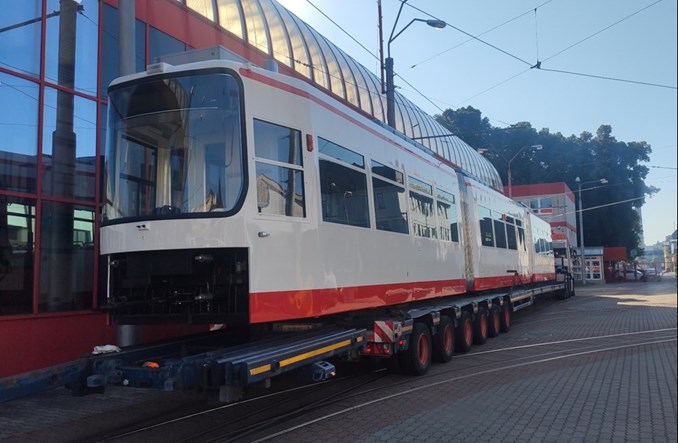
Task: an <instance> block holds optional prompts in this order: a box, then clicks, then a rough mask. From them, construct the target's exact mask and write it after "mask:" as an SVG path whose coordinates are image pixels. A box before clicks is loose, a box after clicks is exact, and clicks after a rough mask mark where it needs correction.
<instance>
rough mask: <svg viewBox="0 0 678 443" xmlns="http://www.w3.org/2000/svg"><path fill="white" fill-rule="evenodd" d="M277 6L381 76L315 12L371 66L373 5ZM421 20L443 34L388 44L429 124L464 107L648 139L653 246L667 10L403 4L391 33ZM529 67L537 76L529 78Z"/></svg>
mask: <svg viewBox="0 0 678 443" xmlns="http://www.w3.org/2000/svg"><path fill="white" fill-rule="evenodd" d="M278 1H279V2H280V3H281V4H283V5H284V6H285V7H287V8H288V9H290V10H291V11H292V12H294V13H295V14H296V15H297V16H299V17H300V18H301V19H302V20H304V21H305V22H306V23H308V24H310V25H311V26H312V27H313V28H315V29H316V30H317V31H319V32H320V33H321V34H323V35H324V36H326V37H327V38H329V39H330V40H331V41H333V42H334V43H335V44H337V45H338V46H339V47H340V48H342V49H343V50H344V51H345V52H346V53H348V54H349V55H351V56H352V57H353V58H355V59H357V60H358V61H359V62H360V63H362V64H363V65H364V66H366V67H368V68H370V69H372V70H373V72H375V73H376V74H378V73H379V62H378V61H377V59H376V58H375V57H374V56H372V55H370V53H368V52H367V51H366V50H365V49H363V48H362V47H361V46H360V45H358V44H357V43H356V42H354V41H353V40H352V39H351V38H350V37H349V36H347V35H346V34H345V33H344V32H342V30H341V29H339V28H338V27H337V26H336V25H335V24H333V23H332V22H331V21H330V20H329V19H328V18H327V17H325V16H323V14H321V13H320V12H319V11H318V10H320V11H322V12H323V13H324V14H325V15H326V16H328V17H329V18H331V19H332V20H333V21H334V22H336V24H337V25H339V26H340V27H341V28H343V29H344V30H345V31H346V32H348V33H349V34H350V35H351V37H353V38H354V39H355V40H357V41H358V42H359V43H360V44H362V46H364V47H365V48H367V49H368V50H369V51H370V52H371V53H372V54H374V55H375V56H376V55H378V49H379V46H378V17H377V1H376V0H342V1H337V0H278ZM399 6H400V1H399V0H382V12H383V23H384V25H383V28H384V31H383V32H384V40H385V41H387V40H388V37H389V34H390V33H391V30H392V29H393V24H394V21H395V18H396V14H397V11H398V7H399ZM415 8H417V9H419V10H417V9H415ZM535 8H536V13H535ZM427 14H429V15H430V16H434V17H436V18H439V19H441V20H444V21H446V22H447V23H448V24H450V25H451V26H448V27H447V28H445V29H444V30H435V29H433V28H430V27H428V26H426V25H425V24H424V23H413V24H412V25H411V26H410V27H409V28H408V29H407V30H405V32H404V33H403V34H401V35H400V36H399V37H398V38H397V39H396V40H394V41H393V42H392V43H391V55H392V56H393V58H394V60H395V71H396V72H397V73H398V74H399V75H401V76H402V77H403V78H404V79H405V80H407V82H409V83H410V84H412V86H413V87H414V88H416V89H417V90H418V91H420V92H421V93H422V94H423V95H425V96H426V97H428V98H429V99H430V100H431V101H433V103H435V105H434V104H431V103H430V102H429V101H427V100H426V99H425V98H423V97H422V95H420V94H419V93H417V92H416V91H415V90H414V89H413V88H411V87H410V86H408V85H407V84H405V83H403V82H402V81H400V80H399V79H398V78H397V77H396V84H397V86H398V87H399V91H400V92H401V93H403V94H404V95H406V96H407V97H408V98H409V99H410V100H412V101H413V102H415V103H416V104H417V105H418V106H419V107H421V108H422V109H424V110H425V111H427V112H429V113H430V114H435V113H440V112H441V111H440V110H441V109H447V108H452V109H457V108H459V107H462V106H469V105H470V106H473V107H474V108H476V109H479V110H480V111H481V112H482V113H483V116H485V117H487V118H489V119H490V122H491V124H492V125H493V126H497V127H505V126H507V125H508V124H513V123H517V122H520V121H528V122H530V123H531V124H532V126H533V127H534V128H536V129H537V130H540V129H541V128H549V130H550V131H551V132H561V133H562V134H563V135H565V136H569V135H572V134H575V135H579V134H580V133H581V132H583V131H588V132H591V133H594V134H595V132H596V130H597V129H598V127H599V126H600V125H601V124H609V125H611V126H612V135H613V136H614V137H616V138H617V140H620V141H624V142H631V141H646V142H647V143H649V144H650V145H651V146H652V150H653V152H652V154H651V156H650V160H651V161H650V162H649V163H648V164H647V166H649V167H650V174H649V175H648V178H647V180H646V183H647V184H648V185H654V186H657V187H659V188H661V191H660V192H659V193H658V194H657V195H655V196H654V197H652V198H649V199H647V200H646V204H645V205H644V206H643V223H644V229H645V242H646V244H648V245H651V244H654V243H656V242H657V241H660V240H663V239H664V238H665V236H667V235H669V234H671V233H672V232H673V230H674V229H675V226H676V200H677V198H676V195H677V193H676V163H677V162H676V150H677V148H676V139H677V131H676V120H677V115H676V110H677V99H676V52H677V50H676V41H677V39H678V37H677V35H676V1H675V0H659V1H657V0H643V1H635V0H634V1H631V0H596V1H593V2H591V1H588V0H587V1H585V0H517V1H511V2H508V1H506V0H457V1H442V0H409V1H408V2H407V4H406V5H405V7H404V8H403V12H402V15H401V17H400V20H399V21H398V25H397V27H396V33H397V32H398V31H399V30H400V29H401V28H402V27H403V26H405V25H406V24H407V23H409V22H410V20H412V19H413V18H424V19H426V18H430V17H429V16H427ZM506 22H508V23H506ZM499 25H501V26H499ZM497 26H499V27H497ZM455 28H457V29H455ZM493 28H495V29H493ZM486 31H489V32H486ZM464 32H465V33H468V34H470V35H473V36H478V38H480V39H482V40H483V41H485V42H487V43H488V44H490V45H493V46H495V47H496V48H492V47H490V46H489V45H488V44H484V43H481V42H479V41H477V40H473V39H470V37H469V36H468V35H466V34H464ZM573 45H574V46H573ZM384 50H386V44H385V47H384ZM500 50H503V51H505V53H504V52H501V51H500ZM507 53H508V54H507ZM537 60H540V61H541V63H542V64H541V67H542V70H536V69H531V70H530V69H529V67H530V65H534V64H535V63H536V62H537ZM412 65H416V67H414V68H411V66H412ZM545 69H553V70H561V71H570V72H574V73H581V74H589V75H594V76H600V77H611V78H615V79H623V80H630V81H633V82H641V83H650V84H656V85H662V86H668V88H667V87H658V86H649V85H642V84H637V83H629V82H620V81H613V80H604V79H599V78H592V77H585V76H580V75H572V74H564V73H556V72H548V71H545ZM665 168H668V169H665ZM608 179H609V177H608Z"/></svg>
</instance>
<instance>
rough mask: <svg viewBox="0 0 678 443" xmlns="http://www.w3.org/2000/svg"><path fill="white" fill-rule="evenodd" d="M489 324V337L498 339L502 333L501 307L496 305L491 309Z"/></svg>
mask: <svg viewBox="0 0 678 443" xmlns="http://www.w3.org/2000/svg"><path fill="white" fill-rule="evenodd" d="M488 320H489V322H488V325H487V326H488V327H487V335H488V336H490V337H493V338H494V337H496V336H497V335H499V331H501V311H500V310H499V306H497V305H494V306H492V307H491V308H490V315H489V319H488Z"/></svg>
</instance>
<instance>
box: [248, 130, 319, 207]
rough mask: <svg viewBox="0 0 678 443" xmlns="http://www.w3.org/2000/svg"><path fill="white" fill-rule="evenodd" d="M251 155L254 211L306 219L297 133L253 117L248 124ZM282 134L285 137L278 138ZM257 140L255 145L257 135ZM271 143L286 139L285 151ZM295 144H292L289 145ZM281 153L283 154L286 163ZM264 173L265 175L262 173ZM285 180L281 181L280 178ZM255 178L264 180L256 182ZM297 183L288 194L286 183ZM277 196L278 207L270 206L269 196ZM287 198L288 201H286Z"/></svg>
mask: <svg viewBox="0 0 678 443" xmlns="http://www.w3.org/2000/svg"><path fill="white" fill-rule="evenodd" d="M252 128H253V138H254V156H255V177H256V178H255V180H256V189H257V212H258V213H259V214H260V215H270V216H284V217H294V218H306V192H305V183H304V160H303V156H304V155H303V152H304V150H303V149H302V148H303V147H302V137H301V130H299V129H296V128H291V127H289V126H286V125H281V124H279V123H273V122H271V121H267V120H263V119H258V118H255V119H253V122H252ZM284 132H288V134H287V135H284V136H281V135H282V134H283V133H284ZM258 134H259V141H258V142H257V135H258ZM264 136H265V137H266V138H267V139H268V138H270V137H273V140H274V141H280V140H281V139H283V138H289V144H288V146H287V148H286V149H287V150H286V149H283V146H282V145H280V144H277V145H276V146H273V145H272V144H271V143H270V142H271V140H266V141H264V139H263V137H264ZM293 141H295V143H293ZM283 154H287V155H288V157H287V160H286V159H285V158H284V156H283ZM264 171H266V172H267V174H264ZM285 175H286V176H287V179H284V178H283V177H284V176H285ZM259 177H265V178H267V179H268V180H265V179H264V178H262V179H259ZM292 181H294V182H295V183H299V185H298V186H295V190H294V191H293V192H290V190H289V183H290V182H292ZM272 193H277V194H280V195H281V196H282V200H279V199H278V200H279V201H278V204H273V205H272V204H271V202H272V199H271V194H272ZM290 197H291V198H290Z"/></svg>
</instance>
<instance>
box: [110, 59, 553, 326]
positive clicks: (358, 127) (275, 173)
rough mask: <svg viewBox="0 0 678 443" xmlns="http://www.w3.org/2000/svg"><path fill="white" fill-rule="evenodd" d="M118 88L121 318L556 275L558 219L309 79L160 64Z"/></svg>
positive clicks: (257, 308)
mask: <svg viewBox="0 0 678 443" xmlns="http://www.w3.org/2000/svg"><path fill="white" fill-rule="evenodd" d="M109 97H110V98H109V125H108V135H107V136H108V141H107V148H106V149H107V151H106V160H105V184H104V192H105V200H104V207H103V216H102V221H101V245H100V252H101V257H102V273H103V275H104V278H102V281H103V285H104V286H105V287H104V288H102V290H101V291H100V293H101V300H100V306H101V307H103V308H104V309H107V310H108V311H109V312H110V313H111V315H112V318H113V320H114V322H116V323H118V324H151V323H164V324H167V323H195V324H200V323H205V324H206V323H223V324H227V325H229V326H231V327H237V326H248V325H254V324H267V323H274V322H285V321H298V320H317V321H321V322H322V321H323V320H325V319H327V320H328V321H329V320H330V319H337V318H341V317H347V316H351V315H355V314H356V313H364V312H375V313H376V312H382V311H384V310H386V309H389V308H400V307H403V306H410V307H411V306H417V303H421V302H423V301H431V300H444V299H447V298H451V297H459V296H463V295H467V296H469V295H478V294H484V293H488V292H492V291H498V290H502V289H504V290H508V289H510V288H512V287H513V286H515V285H516V284H517V282H518V283H521V284H531V283H532V284H536V283H539V282H550V281H555V268H554V258H553V250H552V246H551V236H550V227H549V225H548V223H546V222H545V221H543V220H541V219H540V218H538V217H536V216H534V215H532V214H531V213H530V211H529V210H528V209H527V208H525V207H524V206H522V205H520V204H518V203H516V202H514V201H512V200H511V199H509V198H507V197H506V196H504V195H503V194H502V193H501V192H499V191H498V190H495V189H492V188H491V187H489V186H487V185H486V184H483V183H482V182H481V181H480V180H479V179H477V178H475V177H473V176H472V175H471V174H469V173H468V172H466V171H464V170H462V169H461V168H459V167H458V166H457V165H455V164H453V163H452V162H450V161H446V160H445V159H441V157H440V156H438V155H436V154H434V153H433V152H431V151H429V150H428V149H426V148H424V147H423V146H421V145H419V144H417V143H416V142H414V141H413V140H410V139H408V138H406V137H404V136H403V135H402V134H399V133H396V132H395V131H393V130H392V129H390V128H388V127H385V126H383V125H381V124H379V123H378V122H374V121H372V120H370V119H369V118H367V117H366V116H364V115H363V114H361V113H359V112H357V111H355V110H353V109H352V108H350V107H348V106H346V105H345V104H343V103H341V102H339V101H337V100H335V99H333V98H332V97H330V96H329V95H327V94H325V93H323V92H322V91H321V90H319V89H317V88H316V87H314V86H312V85H310V84H308V83H306V82H304V81H302V80H299V79H295V78H292V77H289V76H285V75H282V74H280V73H277V72H274V71H271V70H266V69H262V68H259V67H256V66H253V65H251V64H248V63H240V62H237V61H230V60H209V61H201V62H196V63H189V64H183V65H176V66H172V65H168V64H166V63H158V64H156V65H151V66H150V67H149V69H148V70H147V71H146V72H143V73H138V74H134V75H131V76H127V77H123V78H120V79H117V80H115V81H114V82H113V83H112V84H111V86H110V88H109Z"/></svg>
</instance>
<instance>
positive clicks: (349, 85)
mask: <svg viewBox="0 0 678 443" xmlns="http://www.w3.org/2000/svg"><path fill="white" fill-rule="evenodd" d="M330 48H331V49H332V51H333V52H334V55H335V58H336V60H337V62H338V63H339V68H340V69H341V73H342V78H343V79H344V87H345V89H346V100H348V102H349V103H351V104H353V105H355V106H356V107H360V103H359V101H360V100H359V99H358V83H357V81H356V79H355V77H354V76H353V71H351V69H350V68H349V67H348V63H346V59H345V58H344V57H346V54H344V53H343V51H342V50H341V49H339V48H338V47H336V46H335V45H330Z"/></svg>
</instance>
